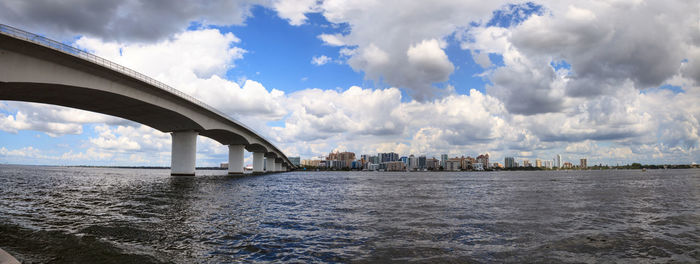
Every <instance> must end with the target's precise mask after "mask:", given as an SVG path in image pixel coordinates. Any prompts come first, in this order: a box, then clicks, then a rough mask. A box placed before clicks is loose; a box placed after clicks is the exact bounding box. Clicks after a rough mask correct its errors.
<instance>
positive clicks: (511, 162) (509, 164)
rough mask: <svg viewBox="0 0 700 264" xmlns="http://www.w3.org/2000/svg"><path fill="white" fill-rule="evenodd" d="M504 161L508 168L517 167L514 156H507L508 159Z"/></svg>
mask: <svg viewBox="0 0 700 264" xmlns="http://www.w3.org/2000/svg"><path fill="white" fill-rule="evenodd" d="M503 163H505V166H506V169H510V168H515V167H517V166H516V165H515V158H513V157H506V159H505V160H504V161H503Z"/></svg>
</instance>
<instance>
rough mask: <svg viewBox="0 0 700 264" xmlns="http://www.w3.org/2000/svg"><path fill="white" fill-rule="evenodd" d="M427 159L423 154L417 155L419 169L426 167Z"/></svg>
mask: <svg viewBox="0 0 700 264" xmlns="http://www.w3.org/2000/svg"><path fill="white" fill-rule="evenodd" d="M427 160H428V159H427V158H426V157H425V155H421V156H420V157H418V169H419V170H422V169H427V168H428V164H427V162H426V161H427Z"/></svg>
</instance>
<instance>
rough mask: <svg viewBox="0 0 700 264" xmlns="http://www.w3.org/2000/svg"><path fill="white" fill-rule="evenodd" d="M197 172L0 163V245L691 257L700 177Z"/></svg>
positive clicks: (310, 258) (132, 253)
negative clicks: (181, 175) (187, 174)
mask: <svg viewBox="0 0 700 264" xmlns="http://www.w3.org/2000/svg"><path fill="white" fill-rule="evenodd" d="M197 173H198V174H199V175H198V176H197V177H184V178H175V177H170V176H169V171H168V170H137V169H105V168H60V167H23V166H0V184H1V186H0V248H3V249H5V250H6V251H8V252H10V253H11V254H13V255H14V256H15V257H16V258H18V259H19V260H20V261H22V262H23V263H47V262H54V263H65V262H69V263H74V262H78V263H95V262H106V263H123V262H132V263H160V262H169V263H170V262H176V263H193V262H199V263H201V262H204V263H206V262H213V263H218V262H246V263H248V262H388V261H394V262H440V263H444V262H460V263H462V262H589V263H597V262H629V263H639V262H643V263H644V262H670V261H678V262H698V261H700V230H699V227H700V170H658V171H656V170H650V171H647V172H641V171H580V172H579V171H571V172H484V173H476V172H468V173H447V172H444V173H390V172H376V173H375V172H306V173H304V172H293V173H283V174H271V175H264V176H246V177H229V176H224V175H216V174H223V173H225V172H224V171H198V172H197ZM204 174H206V175H204Z"/></svg>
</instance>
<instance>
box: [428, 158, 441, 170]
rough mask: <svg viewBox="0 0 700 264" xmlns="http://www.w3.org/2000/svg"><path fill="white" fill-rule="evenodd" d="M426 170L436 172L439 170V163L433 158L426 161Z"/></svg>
mask: <svg viewBox="0 0 700 264" xmlns="http://www.w3.org/2000/svg"><path fill="white" fill-rule="evenodd" d="M426 168H427V169H428V170H438V169H440V161H439V160H438V159H436V158H435V157H432V158H429V159H427V160H426Z"/></svg>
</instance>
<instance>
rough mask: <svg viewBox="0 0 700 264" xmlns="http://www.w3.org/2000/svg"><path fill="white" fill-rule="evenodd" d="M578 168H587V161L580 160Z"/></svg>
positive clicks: (584, 159)
mask: <svg viewBox="0 0 700 264" xmlns="http://www.w3.org/2000/svg"><path fill="white" fill-rule="evenodd" d="M594 165H595V164H594ZM579 167H580V168H581V169H585V168H588V160H587V159H586V158H583V159H581V160H580V165H579Z"/></svg>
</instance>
